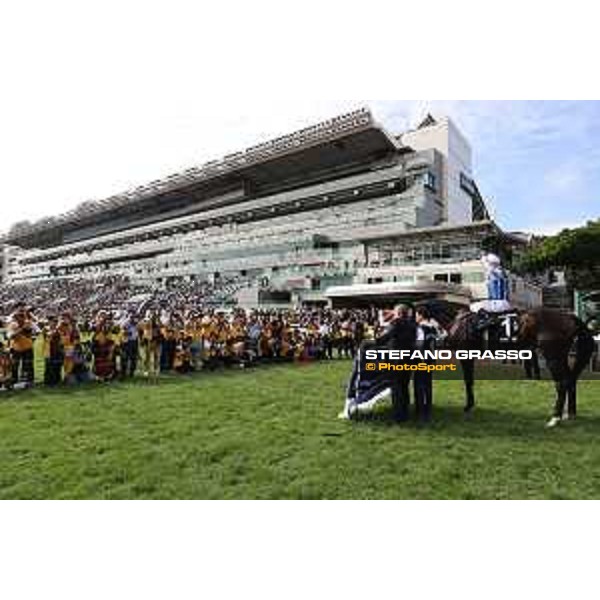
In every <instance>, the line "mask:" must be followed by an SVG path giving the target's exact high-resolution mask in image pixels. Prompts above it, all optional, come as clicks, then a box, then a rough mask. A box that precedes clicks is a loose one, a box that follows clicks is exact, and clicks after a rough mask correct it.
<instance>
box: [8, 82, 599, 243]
mask: <svg viewBox="0 0 600 600" xmlns="http://www.w3.org/2000/svg"><path fill="white" fill-rule="evenodd" d="M112 89H113V87H110V86H104V87H103V88H102V89H101V90H100V89H99V88H98V89H94V88H93V87H90V88H89V89H88V88H87V87H81V86H79V87H78V86H74V84H73V83H70V84H68V83H65V85H64V86H60V87H56V88H55V96H53V95H48V96H47V97H45V98H44V103H43V104H39V103H37V101H36V102H34V103H33V104H31V105H29V104H27V102H25V101H23V100H19V98H21V96H19V98H15V106H14V110H13V111H12V112H10V113H8V112H5V113H0V130H1V131H2V132H3V134H2V136H1V137H0V160H1V161H2V164H3V192H4V193H3V198H4V199H3V200H2V220H1V223H0V229H6V228H8V227H9V226H10V224H11V223H14V222H16V221H19V220H22V219H30V220H36V219H39V218H41V217H43V216H47V215H55V214H58V213H61V212H64V211H67V210H70V209H72V208H74V207H75V206H76V205H77V204H79V203H80V202H83V201H86V200H96V199H102V198H106V197H108V196H110V195H112V194H116V193H120V192H123V191H125V190H127V189H130V188H132V187H135V186H137V185H140V184H144V183H147V182H149V181H152V180H154V179H157V178H160V177H164V176H166V175H169V174H171V173H173V172H176V171H179V170H182V169H185V168H187V167H190V166H193V165H197V164H202V163H203V162H205V161H208V160H212V159H215V158H219V157H221V156H223V155H225V154H227V153H229V152H235V151H238V150H243V149H244V148H246V147H248V146H250V145H252V144H255V143H257V142H261V141H265V140H267V139H270V138H272V137H275V136H278V135H281V134H285V133H290V132H291V131H294V130H297V129H299V128H302V127H305V126H307V125H312V124H314V123H316V122H318V121H320V120H323V119H327V118H330V117H332V116H335V115H337V114H340V113H343V112H346V111H349V110H354V109H356V108H358V107H361V106H369V107H370V108H371V109H372V111H373V113H374V114H375V117H376V118H377V120H378V121H379V122H380V123H382V124H383V125H384V126H385V127H386V128H387V129H388V130H389V131H391V132H394V133H400V132H402V131H405V130H406V129H407V128H410V127H414V126H415V125H416V124H418V122H419V121H420V119H422V118H423V116H424V115H425V114H427V112H431V113H432V114H434V115H436V116H442V115H449V116H450V117H451V118H452V119H453V120H454V121H455V123H456V124H457V125H458V127H459V128H460V129H461V130H462V131H463V133H464V134H465V135H466V136H467V138H468V139H469V140H470V142H471V146H472V148H473V160H474V169H475V176H476V179H477V182H478V185H479V188H480V190H481V192H482V194H483V195H484V196H485V197H486V198H487V199H488V204H489V206H490V209H491V211H492V214H493V215H494V217H495V219H496V220H497V221H498V223H499V224H500V225H501V226H502V227H503V228H505V229H509V230H530V231H536V232H544V233H553V232H555V231H558V230H560V229H561V228H563V227H572V226H577V225H580V224H583V223H584V222H585V221H586V220H589V219H592V218H598V217H599V216H600V143H599V142H598V140H600V102H557V101H551V102H539V101H535V102H524V101H518V102H507V101H498V102H492V101H477V102H475V101H434V102H429V101H419V100H415V101H406V100H399V101H398V100H385V101H381V100H368V99H352V100H328V99H315V98H313V99H308V100H307V99H303V98H294V99H290V98H287V99H279V98H271V99H267V100H265V99H264V98H252V97H248V98H244V99H240V98H239V97H238V96H231V95H230V96H227V97H207V96H205V95H203V93H202V92H203V91H202V90H201V89H200V88H198V89H196V88H194V89H193V90H191V92H190V93H189V94H187V95H186V94H182V95H173V94H172V93H170V91H169V89H168V87H166V88H164V89H162V88H161V89H158V90H157V91H156V92H155V93H153V94H146V95H144V98H143V102H142V101H141V100H140V95H141V94H142V91H143V90H142V91H138V92H137V94H138V95H136V94H133V93H132V94H129V95H123V96H115V95H114V94H113V93H112ZM35 97H36V95H35V94H33V93H32V94H31V98H33V99H35ZM17 100H19V101H17ZM7 199H8V201H7Z"/></svg>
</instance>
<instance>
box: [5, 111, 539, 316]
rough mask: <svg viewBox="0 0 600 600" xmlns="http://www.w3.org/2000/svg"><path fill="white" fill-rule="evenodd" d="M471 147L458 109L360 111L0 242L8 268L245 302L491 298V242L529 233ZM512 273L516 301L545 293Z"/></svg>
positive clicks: (34, 277) (38, 276)
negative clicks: (336, 293) (426, 288)
mask: <svg viewBox="0 0 600 600" xmlns="http://www.w3.org/2000/svg"><path fill="white" fill-rule="evenodd" d="M471 154H472V152H471V148H470V145H469V143H468V141H467V140H466V139H465V138H464V136H463V135H462V134H461V133H460V131H459V130H458V129H457V127H456V126H455V125H454V124H453V123H452V121H450V120H449V119H447V118H444V119H440V120H435V119H434V118H432V117H430V116H428V118H427V119H425V121H423V123H421V124H420V125H419V127H417V128H416V129H414V130H412V131H408V132H405V133H404V134H400V135H396V134H391V133H389V132H387V131H386V130H385V129H384V128H383V127H382V126H381V125H379V124H378V123H377V122H376V121H375V120H374V119H373V117H372V115H371V113H370V112H369V111H368V110H366V109H362V110H359V111H356V112H353V113H350V114H346V115H342V116H340V117H337V118H334V119H331V120H329V121H326V122H324V123H320V124H318V125H315V126H313V127H310V128H307V129H304V130H302V131H299V132H296V133H293V134H291V135H288V136H284V137H282V138H278V139H275V140H272V141H269V142H266V143H264V144H260V145H258V146H255V147H253V148H250V149H248V150H246V151H244V152H239V153H236V154H233V155H229V156H227V157H225V158H224V159H223V160H220V161H213V162H210V163H207V164H205V165H203V166H201V167H196V168H192V169H188V170H187V171H184V172H183V173H179V174H176V175H173V176H171V177H168V178H166V179H164V180H160V181H155V182H153V183H151V184H149V185H147V186H143V187H140V188H137V189H135V190H133V191H130V192H127V193H124V194H122V195H118V196H115V197H112V198H108V199H106V200H103V201H97V202H96V201H90V202H84V203H82V204H81V205H80V206H79V207H78V208H77V209H75V210H73V211H71V212H69V213H66V214H64V215H61V216H59V217H54V218H49V219H45V220H42V221H40V222H38V223H34V224H31V225H29V224H28V225H26V226H21V227H17V228H13V229H12V230H11V231H10V233H9V234H7V235H5V236H3V238H2V239H0V243H2V244H3V252H2V259H1V261H2V262H1V264H0V268H1V272H2V278H3V281H4V282H5V283H9V284H18V283H31V282H36V281H40V282H42V281H44V282H45V281H48V280H52V279H57V278H88V277H89V278H94V277H99V276H105V275H112V274H115V275H125V276H128V277H129V278H130V280H131V281H132V282H134V283H135V282H136V281H137V282H140V284H144V285H148V284H153V285H157V286H164V285H171V284H176V283H177V281H181V280H186V281H202V280H208V281H213V282H214V281H216V280H222V281H230V282H231V285H230V288H229V289H230V291H231V295H232V297H235V301H236V302H238V303H239V304H242V305H247V306H255V305H273V304H285V305H298V304H302V303H323V302H327V301H329V299H330V296H331V294H330V293H329V292H330V291H331V290H332V289H335V288H338V289H339V288H340V286H342V287H347V286H352V285H368V284H381V283H386V282H387V283H390V284H397V287H398V285H400V286H401V285H405V286H406V287H407V289H409V288H410V285H411V284H412V283H417V282H420V283H422V282H423V281H437V282H447V283H448V284H449V285H455V286H462V288H464V289H467V290H468V292H469V293H470V294H471V296H472V297H474V298H477V297H481V296H482V295H483V294H484V293H485V291H484V287H485V286H484V274H483V268H482V266H481V264H480V261H479V259H480V256H481V254H482V251H483V247H484V245H485V242H486V240H487V239H489V238H490V237H491V236H492V237H496V238H498V239H502V240H503V241H504V242H505V243H506V244H508V245H515V244H516V245H518V243H519V240H518V239H516V238H514V237H511V236H507V235H505V234H503V233H502V232H501V231H500V230H499V229H498V227H497V226H496V225H495V224H494V223H493V222H492V221H491V220H490V217H489V214H488V212H487V209H486V206H485V203H484V201H483V199H482V197H481V195H480V193H479V190H478V187H477V185H476V183H475V181H474V178H473V173H472V156H471ZM512 279H513V294H514V295H515V298H516V299H517V304H521V305H524V306H530V305H535V304H537V303H539V300H540V298H541V295H538V290H536V289H535V287H532V286H529V285H528V284H527V283H526V282H523V281H522V280H518V279H517V278H514V277H513V278H512ZM463 291H464V290H463Z"/></svg>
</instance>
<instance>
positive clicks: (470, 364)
mask: <svg viewBox="0 0 600 600" xmlns="http://www.w3.org/2000/svg"><path fill="white" fill-rule="evenodd" d="M460 364H461V366H462V372H463V381H464V383H465V393H466V403H465V412H467V413H468V412H470V411H471V410H473V408H475V392H474V386H475V361H474V360H469V359H465V360H461V361H460Z"/></svg>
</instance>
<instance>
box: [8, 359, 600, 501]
mask: <svg viewBox="0 0 600 600" xmlns="http://www.w3.org/2000/svg"><path fill="white" fill-rule="evenodd" d="M349 367H350V363H349V362H347V361H339V362H338V361H334V362H332V363H322V364H310V365H277V366H262V367H259V368H257V369H254V370H250V371H242V370H237V369H232V370H228V371H222V372H216V373H199V374H196V375H193V376H167V377H162V378H161V379H160V381H159V382H158V383H150V382H146V381H144V380H135V381H134V382H130V383H115V384H89V385H86V386H82V387H77V388H70V389H66V388H62V389H56V390H47V389H44V388H36V389H34V390H29V391H25V392H18V393H17V392H14V393H10V394H7V393H4V394H2V395H0V498H600V444H599V443H598V436H599V434H600V381H585V382H582V383H581V384H580V408H581V411H580V413H581V414H580V419H579V420H578V421H577V422H575V423H572V424H571V423H569V424H565V425H564V426H561V427H560V428H558V429H557V430H553V431H547V430H546V429H545V428H544V422H545V418H546V417H547V416H548V414H549V411H550V408H551V405H552V399H553V389H552V385H551V383H549V382H547V381H544V382H532V381H524V380H523V381H481V382H479V383H478V384H477V395H478V401H479V405H478V408H477V410H476V411H475V413H474V414H473V415H472V416H470V417H465V416H464V415H463V412H462V406H463V390H462V383H461V382H459V381H436V384H435V405H436V406H435V413H434V422H433V424H431V425H429V426H418V425H417V424H415V423H409V424H406V425H403V426H398V425H394V424H392V423H391V422H390V420H389V410H388V409H387V408H386V407H383V408H382V409H381V410H380V411H379V412H378V413H377V414H376V415H375V417H373V418H370V419H367V420H364V421H360V422H357V423H346V422H340V421H337V420H336V414H337V413H338V412H339V410H340V408H341V405H342V400H343V395H344V394H343V391H344V383H345V380H346V377H347V375H348V371H349Z"/></svg>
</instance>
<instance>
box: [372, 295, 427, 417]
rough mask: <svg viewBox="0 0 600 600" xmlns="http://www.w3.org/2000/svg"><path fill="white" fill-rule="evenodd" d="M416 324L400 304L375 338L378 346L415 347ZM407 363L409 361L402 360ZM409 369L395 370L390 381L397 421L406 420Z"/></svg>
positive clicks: (408, 396) (394, 415) (408, 401)
mask: <svg viewBox="0 0 600 600" xmlns="http://www.w3.org/2000/svg"><path fill="white" fill-rule="evenodd" d="M416 340H417V326H416V323H415V320H414V318H413V316H412V314H411V309H410V308H409V307H408V306H406V305H404V304H400V305H399V306H397V307H396V308H395V310H394V315H393V317H392V322H391V324H390V325H389V326H388V328H387V330H386V331H385V333H384V334H383V335H382V336H381V337H380V338H379V339H378V340H377V345H378V346H384V347H385V348H387V349H389V350H410V351H413V350H414V349H415V347H416ZM403 362H405V363H409V362H410V361H403ZM411 375H412V373H411V371H400V372H396V373H395V374H394V376H393V378H392V380H391V381H390V384H391V388H392V414H393V418H394V420H395V421H396V422H397V423H404V422H405V421H407V420H408V417H409V410H410V379H411Z"/></svg>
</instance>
